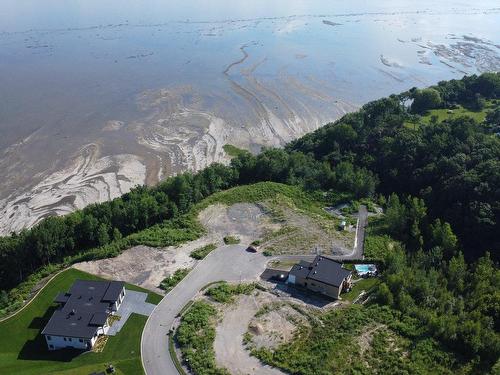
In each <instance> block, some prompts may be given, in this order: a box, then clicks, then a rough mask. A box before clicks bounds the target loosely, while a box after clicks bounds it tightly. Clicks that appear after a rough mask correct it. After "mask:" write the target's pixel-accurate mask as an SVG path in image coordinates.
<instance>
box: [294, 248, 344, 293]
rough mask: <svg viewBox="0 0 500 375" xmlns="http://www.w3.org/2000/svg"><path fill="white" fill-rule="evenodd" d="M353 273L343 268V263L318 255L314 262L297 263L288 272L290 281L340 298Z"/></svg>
mask: <svg viewBox="0 0 500 375" xmlns="http://www.w3.org/2000/svg"><path fill="white" fill-rule="evenodd" d="M351 275H352V272H351V271H349V270H346V269H345V268H343V267H342V263H339V262H337V261H336V260H334V259H331V258H328V257H326V256H323V255H318V256H317V257H316V258H314V261H312V262H305V261H300V262H299V263H298V264H295V265H294V266H293V267H292V269H291V270H290V273H289V274H288V283H290V284H296V285H301V286H304V287H306V288H308V289H311V290H313V291H316V292H320V293H323V294H326V295H328V296H330V297H334V298H339V296H340V293H341V292H342V290H343V289H344V288H346V287H348V286H349V283H350V280H351Z"/></svg>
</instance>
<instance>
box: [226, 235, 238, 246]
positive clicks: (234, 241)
mask: <svg viewBox="0 0 500 375" xmlns="http://www.w3.org/2000/svg"><path fill="white" fill-rule="evenodd" d="M224 243H225V244H226V245H237V244H239V243H240V239H239V238H238V237H235V236H226V237H224Z"/></svg>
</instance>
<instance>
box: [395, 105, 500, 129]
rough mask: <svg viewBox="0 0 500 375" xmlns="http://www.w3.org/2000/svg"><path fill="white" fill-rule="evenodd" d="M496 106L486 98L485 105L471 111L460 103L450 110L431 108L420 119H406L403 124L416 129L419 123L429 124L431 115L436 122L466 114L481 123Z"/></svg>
mask: <svg viewBox="0 0 500 375" xmlns="http://www.w3.org/2000/svg"><path fill="white" fill-rule="evenodd" d="M496 106H497V104H496V103H495V102H494V101H493V100H486V105H485V107H484V108H483V109H482V110H479V111H472V110H470V109H468V108H465V107H463V106H461V105H458V106H457V108H455V109H451V110H450V109H448V108H438V109H431V110H429V111H427V112H426V113H425V114H424V115H423V116H421V117H420V121H418V122H412V121H407V122H405V126H406V127H408V128H410V129H416V128H418V127H419V126H420V125H428V124H430V122H431V120H432V117H433V116H435V117H436V118H437V122H442V121H444V120H448V119H454V118H458V117H462V116H468V117H472V118H473V119H474V120H476V121H477V122H478V123H482V122H483V121H484V120H485V118H486V115H487V114H488V111H490V110H491V109H493V108H495V107H496Z"/></svg>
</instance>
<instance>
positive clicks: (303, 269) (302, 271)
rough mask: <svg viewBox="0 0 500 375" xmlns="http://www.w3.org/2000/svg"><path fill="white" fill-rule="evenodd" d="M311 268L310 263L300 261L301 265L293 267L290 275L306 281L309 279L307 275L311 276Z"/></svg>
mask: <svg viewBox="0 0 500 375" xmlns="http://www.w3.org/2000/svg"><path fill="white" fill-rule="evenodd" d="M309 266H310V263H308V262H304V261H300V263H299V264H294V265H293V267H292V269H291V270H290V275H294V276H295V277H299V278H301V279H305V278H307V275H309Z"/></svg>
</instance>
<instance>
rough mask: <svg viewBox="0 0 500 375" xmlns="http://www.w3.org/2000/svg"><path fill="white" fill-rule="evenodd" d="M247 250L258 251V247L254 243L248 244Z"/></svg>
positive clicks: (250, 251)
mask: <svg viewBox="0 0 500 375" xmlns="http://www.w3.org/2000/svg"><path fill="white" fill-rule="evenodd" d="M247 251H248V252H249V253H256V252H257V251H259V249H258V248H257V246H255V245H250V246H248V247H247Z"/></svg>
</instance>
